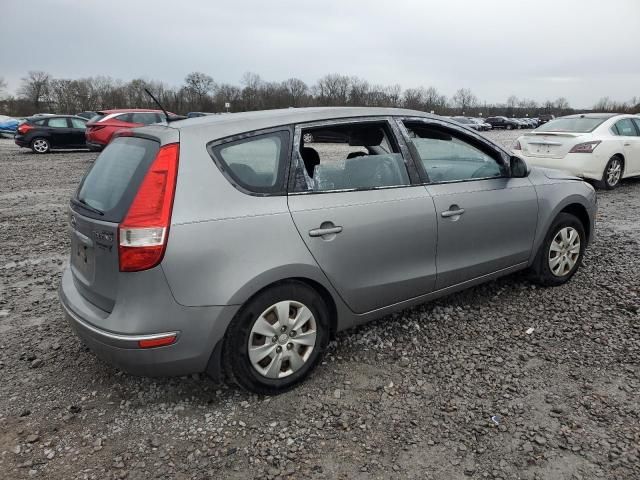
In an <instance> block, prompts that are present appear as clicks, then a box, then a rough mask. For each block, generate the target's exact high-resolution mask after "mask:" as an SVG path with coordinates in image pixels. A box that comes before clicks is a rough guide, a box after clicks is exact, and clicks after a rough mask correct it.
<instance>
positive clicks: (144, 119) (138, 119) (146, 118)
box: [131, 112, 158, 125]
mask: <svg viewBox="0 0 640 480" xmlns="http://www.w3.org/2000/svg"><path fill="white" fill-rule="evenodd" d="M131 121H132V122H133V123H143V124H144V125H151V124H152V123H156V122H157V121H158V118H157V117H156V114H155V113H153V112H144V113H134V114H133V115H132V120H131Z"/></svg>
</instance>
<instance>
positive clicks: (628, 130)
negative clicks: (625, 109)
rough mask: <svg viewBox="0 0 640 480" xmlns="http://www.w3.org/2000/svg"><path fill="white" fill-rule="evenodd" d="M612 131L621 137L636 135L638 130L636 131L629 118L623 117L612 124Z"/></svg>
mask: <svg viewBox="0 0 640 480" xmlns="http://www.w3.org/2000/svg"><path fill="white" fill-rule="evenodd" d="M613 131H614V132H615V133H616V134H617V135H620V136H623V137H636V136H638V132H637V131H636V127H635V125H634V124H633V122H632V121H631V119H630V118H623V119H622V120H620V121H618V122H616V124H615V125H614V129H613Z"/></svg>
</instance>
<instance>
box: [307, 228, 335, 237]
mask: <svg viewBox="0 0 640 480" xmlns="http://www.w3.org/2000/svg"><path fill="white" fill-rule="evenodd" d="M341 231H342V227H338V226H333V227H326V228H323V227H320V228H314V229H313V230H309V236H310V237H324V236H325V235H335V234H337V233H340V232H341Z"/></svg>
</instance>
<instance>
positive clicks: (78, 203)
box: [71, 198, 104, 216]
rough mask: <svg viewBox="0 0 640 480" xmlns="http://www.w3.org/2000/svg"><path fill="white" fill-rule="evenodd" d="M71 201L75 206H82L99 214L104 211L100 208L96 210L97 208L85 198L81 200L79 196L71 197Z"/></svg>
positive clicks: (102, 213)
mask: <svg viewBox="0 0 640 480" xmlns="http://www.w3.org/2000/svg"><path fill="white" fill-rule="evenodd" d="M71 203H73V204H74V205H76V206H77V207H80V208H84V209H85V210H89V211H90V212H93V213H96V214H98V215H100V216H103V215H104V212H103V211H102V210H98V209H97V208H94V207H92V206H91V205H89V204H88V203H87V202H86V200H83V199H81V198H78V199H76V198H72V199H71Z"/></svg>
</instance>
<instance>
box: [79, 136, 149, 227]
mask: <svg viewBox="0 0 640 480" xmlns="http://www.w3.org/2000/svg"><path fill="white" fill-rule="evenodd" d="M159 148H160V144H159V143H158V142H155V141H152V140H147V139H145V138H137V137H119V138H115V139H114V140H113V141H112V142H111V143H109V145H107V148H105V149H104V151H103V152H102V153H101V154H100V156H99V157H98V158H97V159H96V161H95V162H94V164H93V166H92V167H91V169H90V170H89V171H88V172H87V174H86V176H85V177H84V179H83V180H82V183H81V184H80V187H79V188H78V192H77V195H76V197H75V198H74V201H72V202H73V203H74V204H76V206H77V207H78V208H79V209H82V208H83V206H82V205H83V204H84V205H86V206H87V207H90V209H95V210H97V211H101V212H102V213H103V214H102V215H100V214H99V213H98V212H97V211H96V212H91V211H90V209H85V210H87V211H86V212H85V211H84V210H83V213H84V214H86V215H87V216H90V217H93V218H97V219H100V220H105V221H107V222H115V223H119V222H120V221H121V220H122V219H123V218H124V216H125V215H126V213H127V210H128V209H129V205H130V204H131V202H132V200H133V197H134V196H135V194H136V192H137V191H138V187H139V186H140V183H141V182H142V179H143V178H144V175H145V173H146V172H147V170H148V168H149V165H150V164H151V162H152V161H153V159H154V158H155V157H156V154H157V153H158V150H159ZM78 204H80V205H78Z"/></svg>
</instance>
